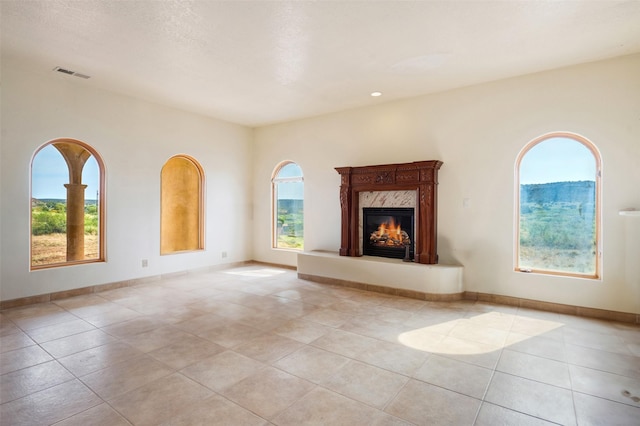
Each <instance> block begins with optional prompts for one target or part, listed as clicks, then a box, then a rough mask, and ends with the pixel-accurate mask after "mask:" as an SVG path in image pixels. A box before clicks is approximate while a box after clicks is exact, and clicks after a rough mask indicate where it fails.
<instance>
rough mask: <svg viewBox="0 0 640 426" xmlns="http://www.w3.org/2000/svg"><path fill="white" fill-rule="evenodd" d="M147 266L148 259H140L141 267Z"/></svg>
mask: <svg viewBox="0 0 640 426" xmlns="http://www.w3.org/2000/svg"><path fill="white" fill-rule="evenodd" d="M147 266H149V261H148V260H147V259H142V267H143V268H146V267H147Z"/></svg>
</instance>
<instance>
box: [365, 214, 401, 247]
mask: <svg viewBox="0 0 640 426" xmlns="http://www.w3.org/2000/svg"><path fill="white" fill-rule="evenodd" d="M374 235H375V238H372V240H375V241H374V242H375V243H376V244H384V245H387V246H391V247H395V246H398V245H400V246H401V245H402V240H403V238H402V227H401V226H400V224H399V223H398V224H396V222H395V220H394V218H390V219H389V221H387V222H385V223H382V224H380V226H378V230H377V231H376V232H375V233H374ZM385 235H386V236H388V239H386V240H383V241H378V239H379V238H382V237H383V236H385Z"/></svg>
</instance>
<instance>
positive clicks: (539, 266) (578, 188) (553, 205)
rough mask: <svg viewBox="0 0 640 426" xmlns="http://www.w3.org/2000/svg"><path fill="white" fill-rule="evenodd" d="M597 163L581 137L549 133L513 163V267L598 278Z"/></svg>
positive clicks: (594, 151) (595, 154)
mask: <svg viewBox="0 0 640 426" xmlns="http://www.w3.org/2000/svg"><path fill="white" fill-rule="evenodd" d="M600 179H601V159H600V154H599V153H598V150H597V148H596V147H595V146H594V145H593V144H592V143H591V142H589V141H588V140H587V139H585V138H583V137H581V136H578V135H575V134H571V133H552V134H548V135H544V136H541V137H539V138H537V139H535V140H533V141H531V142H530V143H528V144H527V145H526V146H525V147H524V148H523V149H522V151H521V152H520V155H519V156H518V159H517V161H516V203H517V204H516V207H517V208H516V250H515V253H516V256H515V269H516V271H521V272H539V273H549V274H556V275H569V276H577V277H584V278H599V277H600V259H601V253H600V232H601V230H600V187H601V183H600Z"/></svg>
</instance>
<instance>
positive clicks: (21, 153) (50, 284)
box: [0, 57, 252, 300]
mask: <svg viewBox="0 0 640 426" xmlns="http://www.w3.org/2000/svg"><path fill="white" fill-rule="evenodd" d="M56 74H57V73H53V72H50V71H49V70H44V71H43V72H42V73H37V72H34V71H33V70H32V68H30V67H25V66H22V65H21V64H19V63H17V62H16V61H15V60H13V59H11V58H7V57H3V58H2V105H1V108H2V109H1V114H2V134H1V137H2V152H1V160H2V164H1V166H2V167H1V173H2V177H1V184H2V187H1V190H2V191H1V196H0V205H1V206H2V210H1V213H0V214H1V217H2V230H1V232H2V234H1V243H0V244H1V252H0V254H1V256H0V257H1V264H2V266H1V272H2V276H1V279H2V281H1V284H2V288H1V294H0V297H1V299H2V300H11V299H15V298H20V297H26V296H31V295H37V294H44V293H50V292H57V291H63V290H69V289H72V288H78V287H87V286H91V285H95V284H102V283H110V282H116V281H122V280H128V279H132V278H138V277H145V276H153V275H158V274H165V273H171V272H177V271H184V270H189V269H198V268H203V267H208V266H211V265H217V264H221V263H226V262H234V261H243V260H247V259H251V257H252V253H251V245H250V243H249V238H250V226H249V225H248V224H250V223H251V222H250V221H251V218H250V214H251V208H250V206H251V196H252V194H251V179H250V176H251V155H250V151H251V138H252V131H251V129H248V128H246V127H243V126H239V125H235V124H230V123H226V122H223V121H219V120H215V119H211V118H206V117H202V116H198V115H195V114H190V113H186V112H182V111H178V110H175V109H171V108H167V107H163V106H160V105H156V104H151V103H147V102H143V101H140V100H136V99H133V98H129V97H126V96H121V95H118V94H115V93H111V92H107V91H102V90H98V89H93V88H91V87H89V85H88V84H87V83H86V82H85V81H84V80H81V79H73V78H69V77H66V76H63V75H56ZM95 78H99V77H98V76H96V77H95ZM59 137H70V138H76V139H79V140H82V141H84V142H86V143H88V144H90V145H91V146H93V147H94V148H95V149H96V150H97V151H98V152H99V153H100V155H101V156H102V159H103V160H104V163H105V166H106V209H107V214H106V220H107V222H106V226H107V228H106V243H107V252H106V257H107V262H106V263H99V264H87V265H79V266H73V267H62V268H54V269H47V270H40V271H33V272H31V271H30V270H29V208H30V202H29V180H30V163H31V157H32V155H33V153H34V151H35V150H36V149H37V148H38V147H39V146H40V145H42V144H43V143H45V142H47V141H49V140H51V139H54V138H59ZM176 154H186V155H189V156H191V157H193V158H195V159H196V160H197V161H198V162H199V163H200V165H201V166H202V168H203V170H204V174H205V178H206V183H205V196H204V198H205V215H206V220H205V223H206V225H205V250H203V251H199V252H190V253H180V254H174V255H167V256H160V170H161V168H162V166H163V165H164V163H165V162H166V161H167V160H168V159H169V158H170V157H172V156H173V155H176ZM215 223H217V224H222V225H223V226H215V225H214V224H215ZM223 251H226V252H227V254H228V257H226V258H224V259H223V258H222V255H221V254H222V252H223ZM142 259H147V260H148V265H149V266H148V267H147V268H143V267H142Z"/></svg>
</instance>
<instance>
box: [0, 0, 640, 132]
mask: <svg viewBox="0 0 640 426" xmlns="http://www.w3.org/2000/svg"><path fill="white" fill-rule="evenodd" d="M0 5H1V6H0V7H1V9H0V12H1V22H0V23H1V36H2V39H1V40H2V55H3V56H5V55H6V56H5V58H6V57H9V56H11V57H13V58H14V59H15V60H19V61H21V62H23V63H25V64H28V66H30V67H32V68H33V69H35V70H40V71H42V72H52V71H51V70H52V69H53V68H54V67H56V66H60V67H62V68H67V69H70V70H74V71H77V72H79V73H82V74H88V75H90V76H91V78H90V79H88V80H83V79H79V78H76V77H73V76H64V75H60V78H66V79H72V80H73V81H74V82H75V84H78V85H87V86H93V87H99V88H102V89H107V90H112V91H115V92H120V93H125V94H128V95H131V96H135V97H138V98H142V99H145V100H149V101H153V102H158V103H161V104H165V105H170V106H174V107H177V108H181V109H185V110H188V111H193V112H197V113H201V114H205V115H208V116H212V117H216V118H220V119H224V120H228V121H231V122H235V123H240V124H244V125H248V126H260V125H265V124H269V123H276V122H282V121H288V120H292V119H297V118H302V117H308V116H313V115H319V114H324V113H328V112H334V111H340V110H345V109H349V108H354V107H360V106H366V105H372V104H377V103H381V102H386V101H389V100H395V99H402V98H407V97H413V96H418V95H422V94H427V93H433V92H438V91H443V90H447V89H452V88H456V87H462V86H467V85H471V84H476V83H481V82H486V81H492V80H497V79H502V78H507V77H512V76H517V75H522V74H528V73H533V72H538V71H543V70H548V69H553V68H558V67H563V66H567V65H572V64H578V63H584V62H589V61H595V60H600V59H605V58H609V57H614V56H621V55H626V54H631V53H635V52H640V1H613V0H612V1H608V0H605V1H464V2H463V1H421V2H414V1H411V2H410V1H406V2H405V1H402V2H401V1H369V2H366V1H357V2H356V1H314V2H276V1H178V0H155V1H135V0H129V1H110V0H100V1H90V0H85V1H67V0H45V1H26V0H19V1H8V0H2V1H1V2H0ZM372 91H381V92H383V96H381V97H378V98H373V97H371V96H369V94H370V93H371V92H372Z"/></svg>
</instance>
